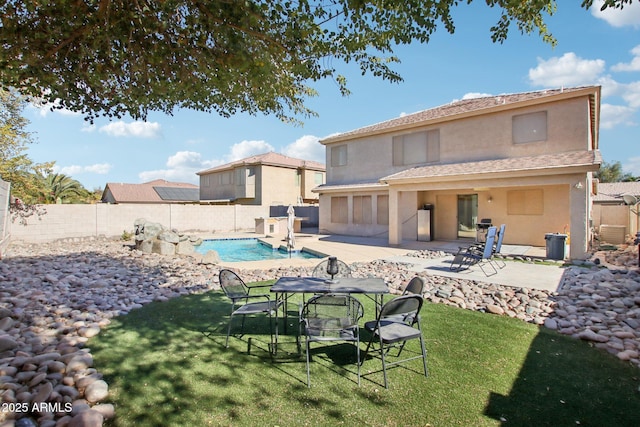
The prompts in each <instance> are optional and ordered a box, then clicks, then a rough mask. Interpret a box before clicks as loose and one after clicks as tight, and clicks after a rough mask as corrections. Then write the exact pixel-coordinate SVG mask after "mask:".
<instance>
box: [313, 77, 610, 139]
mask: <svg viewBox="0 0 640 427" xmlns="http://www.w3.org/2000/svg"><path fill="white" fill-rule="evenodd" d="M598 90H599V87H598V86H583V87H574V88H562V89H546V90H541V91H535V92H524V93H514V94H502V95H497V96H488V97H482V98H472V99H463V100H461V101H454V102H451V103H449V104H445V105H441V106H439V107H435V108H431V109H429V110H423V111H419V112H417V113H413V114H407V115H405V116H402V117H398V118H395V119H391V120H387V121H384V122H380V123H376V124H373V125H370V126H365V127H362V128H358V129H354V130H351V131H348V132H344V133H339V134H336V135H333V136H330V137H328V138H325V139H323V140H321V141H320V143H322V144H327V143H332V142H339V141H344V140H349V139H353V138H356V137H360V136H364V135H371V134H379V133H385V132H391V131H395V130H400V129H404V128H409V127H413V126H416V125H421V124H425V123H427V122H430V121H444V120H452V119H454V118H456V117H459V116H463V115H469V114H483V113H486V112H488V111H498V110H503V109H513V108H516V107H518V105H516V104H523V105H526V104H527V103H531V102H545V101H547V100H548V101H551V99H549V98H552V97H553V98H560V97H573V96H585V95H593V94H594V93H595V92H596V91H598ZM597 102H599V100H597ZM592 108H593V106H592Z"/></svg>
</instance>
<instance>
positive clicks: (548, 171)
mask: <svg viewBox="0 0 640 427" xmlns="http://www.w3.org/2000/svg"><path fill="white" fill-rule="evenodd" d="M599 167H600V165H599V164H581V165H571V166H559V167H550V168H531V169H519V170H504V171H488V172H477V173H469V174H455V175H436V176H423V177H408V178H392V177H385V178H381V179H380V181H381V182H383V183H386V184H389V185H401V184H416V183H430V182H454V181H461V180H465V181H472V180H474V179H500V178H524V177H531V176H549V175H571V174H576V173H586V172H595V171H597V170H598V168H599Z"/></svg>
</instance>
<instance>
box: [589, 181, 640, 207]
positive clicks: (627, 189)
mask: <svg viewBox="0 0 640 427" xmlns="http://www.w3.org/2000/svg"><path fill="white" fill-rule="evenodd" d="M625 194H629V195H631V196H635V197H640V181H632V182H601V183H599V184H598V194H596V195H595V197H594V198H593V201H594V202H617V203H622V196H624V195H625Z"/></svg>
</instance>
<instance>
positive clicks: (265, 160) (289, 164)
mask: <svg viewBox="0 0 640 427" xmlns="http://www.w3.org/2000/svg"><path fill="white" fill-rule="evenodd" d="M250 165H268V166H279V167H286V168H294V169H298V168H302V169H311V170H317V171H322V172H324V171H325V170H326V168H325V166H324V164H322V163H319V162H314V161H311V160H302V159H296V158H293V157H289V156H285V155H284V154H278V153H274V152H273V151H271V152H269V153H264V154H258V155H255V156H251V157H246V158H244V159H240V160H236V161H234V162H231V163H226V164H224V165H220V166H216V167H213V168H210V169H206V170H203V171H200V172H197V173H196V174H197V175H205V174H209V173H212V172H219V171H223V170H227V169H234V168H236V167H238V166H250Z"/></svg>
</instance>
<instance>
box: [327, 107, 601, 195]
mask: <svg viewBox="0 0 640 427" xmlns="http://www.w3.org/2000/svg"><path fill="white" fill-rule="evenodd" d="M588 109H589V103H588V98H587V97H584V98H582V99H571V100H564V101H563V102H556V103H550V104H545V105H543V106H535V107H527V108H521V109H513V110H509V111H503V112H499V113H494V114H488V115H483V116H479V117H471V118H466V119H464V120H454V121H449V122H444V123H438V124H434V125H427V126H422V127H418V128H415V129H412V130H411V131H398V132H393V133H387V134H383V135H375V136H369V137H363V138H361V139H358V140H352V141H349V142H348V144H347V165H346V166H337V167H334V166H331V148H332V147H335V146H339V145H344V144H346V143H344V142H337V143H333V144H327V150H326V165H327V183H329V184H332V185H337V184H345V183H353V182H360V181H376V180H378V179H379V178H381V177H384V176H387V175H391V174H394V173H397V172H400V171H403V170H405V169H407V166H393V162H392V140H393V137H394V136H396V135H402V134H404V133H409V132H421V131H424V130H428V129H439V130H440V162H439V163H442V164H446V163H457V162H468V161H474V160H487V159H501V158H509V157H524V156H535V155H541V154H549V153H554V152H567V151H575V150H587V149H589V147H590V143H591V141H590V137H589V129H590V127H589V111H588ZM538 111H547V136H548V137H547V140H546V141H539V142H529V143H522V144H514V143H513V142H512V117H513V116H514V115H520V114H525V113H531V112H538Z"/></svg>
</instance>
